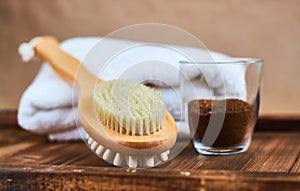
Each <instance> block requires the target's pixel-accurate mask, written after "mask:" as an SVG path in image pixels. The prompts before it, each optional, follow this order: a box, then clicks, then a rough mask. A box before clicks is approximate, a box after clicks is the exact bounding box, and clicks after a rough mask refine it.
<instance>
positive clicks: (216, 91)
mask: <svg viewBox="0 0 300 191" xmlns="http://www.w3.org/2000/svg"><path fill="white" fill-rule="evenodd" d="M262 63H263V61H262V60H260V59H252V58H230V59H227V60H214V61H201V62H190V61H180V93H181V97H182V101H183V102H182V103H183V106H184V117H183V121H185V122H186V123H187V124H188V125H189V128H190V132H191V135H192V136H193V145H194V147H195V149H196V150H197V152H198V153H200V154H205V155H229V154H237V153H241V152H244V151H246V150H247V149H248V147H249V145H250V142H251V137H252V134H253V130H254V126H255V124H256V121H257V117H258V109H259V101H260V99H259V86H260V80H261V73H262V71H261V70H262Z"/></svg>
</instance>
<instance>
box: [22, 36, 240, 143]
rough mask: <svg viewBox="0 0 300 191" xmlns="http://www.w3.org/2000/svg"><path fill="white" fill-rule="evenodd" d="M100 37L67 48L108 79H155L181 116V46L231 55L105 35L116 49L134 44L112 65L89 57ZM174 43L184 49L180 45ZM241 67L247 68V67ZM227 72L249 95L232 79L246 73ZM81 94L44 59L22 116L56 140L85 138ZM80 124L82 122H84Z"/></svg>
mask: <svg viewBox="0 0 300 191" xmlns="http://www.w3.org/2000/svg"><path fill="white" fill-rule="evenodd" d="M100 40H102V39H101V38H98V37H83V38H73V39H69V40H66V41H64V42H62V43H61V48H62V49H63V50H65V51H66V52H68V53H69V54H71V55H72V56H74V57H75V58H77V59H78V60H80V61H84V62H83V64H85V66H86V67H87V68H88V69H89V70H90V71H91V72H92V73H93V74H94V75H97V76H99V74H100V77H101V78H102V79H104V80H111V79H123V78H125V79H131V80H135V81H138V82H144V83H151V84H152V85H154V86H155V87H157V89H158V91H160V92H162V95H163V100H164V102H165V104H166V107H167V109H168V110H169V111H170V113H171V114H172V115H173V116H174V118H175V119H179V118H180V115H181V98H180V94H179V89H178V88H179V61H180V60H186V56H185V55H183V54H181V53H180V51H183V52H188V53H189V54H193V55H195V57H196V58H197V59H198V60H200V59H207V58H206V57H207V56H210V55H211V56H212V57H213V58H214V59H224V58H229V57H228V56H226V55H224V54H221V53H216V52H212V51H210V52H209V53H210V55H208V54H207V53H208V52H207V51H205V50H201V49H196V48H191V47H182V46H172V48H173V49H170V48H169V46H157V45H145V46H135V45H138V44H140V43H137V42H132V41H125V40H116V39H105V42H104V43H106V44H107V45H108V49H109V47H110V48H112V49H113V47H114V46H119V45H120V46H121V47H122V46H124V47H125V46H127V47H131V48H128V49H126V51H124V52H122V54H118V55H117V56H115V57H114V58H113V59H111V60H110V62H109V65H104V64H103V65H102V66H101V67H99V62H100V61H99V60H97V59H94V60H89V59H84V58H85V56H86V55H87V54H88V53H89V55H90V54H91V52H90V50H91V49H92V48H93V47H94V48H93V49H92V53H93V51H97V48H98V49H99V48H100V49H101V48H103V44H102V45H101V43H98V42H99V41H100ZM99 44H100V45H101V46H102V47H101V46H100V45H99ZM23 46H24V45H23ZM97 46H99V47H97ZM25 48H26V47H25ZM174 48H175V49H177V50H179V51H178V52H177V51H174ZM98 51H99V50H98ZM195 57H194V58H195ZM25 59H26V58H25ZM238 70H239V69H238ZM241 70H243V69H242V68H241ZM236 72H238V71H236ZM189 74H190V77H193V76H194V77H195V76H197V75H201V72H200V73H199V72H198V71H197V70H196V72H195V70H192V71H191V72H190V73H189ZM224 74H225V75H224V82H225V86H226V89H227V92H228V93H230V94H232V95H236V96H237V97H241V98H243V96H244V95H245V89H244V87H236V86H235V85H234V84H231V81H232V80H236V79H233V78H244V73H243V72H238V73H235V75H232V71H226V72H225V73H224ZM237 74H241V75H237ZM214 75H215V72H214V71H211V73H210V74H209V76H207V77H208V78H214ZM238 80H239V79H238ZM218 83H219V82H218ZM218 83H217V82H216V83H215V84H212V86H215V88H217V87H218V86H219V84H218ZM170 87H173V88H170ZM198 88H199V89H201V88H202V90H201V91H204V90H205V88H207V87H204V88H203V87H201V84H200V86H199V87H198ZM206 91H209V90H206ZM77 97H78V95H77V93H76V91H74V95H73V98H74V99H73V103H72V86H70V85H69V84H67V83H66V82H65V81H63V80H62V79H60V77H59V76H58V75H57V74H56V73H55V72H54V71H53V69H52V68H51V67H50V66H49V65H47V64H45V63H44V64H43V65H42V67H41V69H40V71H39V73H38V75H37V76H36V78H35V79H34V81H33V82H32V84H31V85H30V86H29V87H28V88H27V89H26V91H25V92H24V94H23V96H22V98H21V101H20V105H19V110H18V122H19V124H20V126H21V127H23V128H24V129H27V130H29V131H32V132H35V133H38V134H46V135H48V138H49V139H50V140H57V141H67V140H79V139H81V137H80V134H79V133H78V131H77V126H76V123H75V121H79V116H77V115H73V113H74V111H73V107H75V109H76V107H77ZM75 113H76V112H75ZM77 125H79V126H80V124H77ZM178 131H179V132H178V133H179V136H189V129H188V128H186V127H184V126H182V125H180V128H179V129H178Z"/></svg>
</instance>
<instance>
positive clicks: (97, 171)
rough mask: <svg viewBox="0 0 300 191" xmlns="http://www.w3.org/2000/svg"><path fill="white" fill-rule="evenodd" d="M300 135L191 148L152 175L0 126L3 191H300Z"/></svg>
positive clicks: (73, 145) (265, 134)
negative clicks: (200, 151) (237, 150)
mask: <svg viewBox="0 0 300 191" xmlns="http://www.w3.org/2000/svg"><path fill="white" fill-rule="evenodd" d="M299 138H300V131H295V130H294V131H257V132H255V133H254V136H253V140H252V143H251V146H250V148H249V149H248V151H247V152H245V153H242V154H238V155H230V156H202V155H197V153H196V152H195V150H194V149H193V148H192V145H191V144H190V145H188V147H187V148H186V149H185V150H183V152H182V153H181V154H180V155H178V156H177V157H176V158H174V159H173V160H171V161H169V162H168V163H165V164H163V165H161V166H159V167H156V168H152V169H126V168H118V167H113V166H112V165H110V164H108V163H107V162H105V161H103V160H102V159H100V158H98V157H97V156H96V155H94V154H93V153H92V152H91V151H90V150H89V149H88V148H87V146H86V145H85V144H84V143H83V142H48V141H47V140H46V138H45V137H44V136H39V135H34V134H32V133H30V132H27V131H24V130H21V129H20V128H19V127H18V126H16V125H15V126H12V125H10V126H3V125H2V126H0V190H75V189H76V190H145V191H147V190H170V189H172V190H225V191H226V190H274V187H276V189H278V190H297V189H298V190H299V188H300V170H299V169H300V168H299V166H300V165H299V164H300V162H299V153H300V146H299V145H300V139H299Z"/></svg>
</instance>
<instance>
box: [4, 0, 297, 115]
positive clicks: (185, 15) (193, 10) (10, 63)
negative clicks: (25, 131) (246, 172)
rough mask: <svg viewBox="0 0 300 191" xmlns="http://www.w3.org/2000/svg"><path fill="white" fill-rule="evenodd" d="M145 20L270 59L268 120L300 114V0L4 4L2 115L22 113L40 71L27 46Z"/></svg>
mask: <svg viewBox="0 0 300 191" xmlns="http://www.w3.org/2000/svg"><path fill="white" fill-rule="evenodd" d="M145 22H154V23H164V24H170V25H174V26H178V27H180V28H182V29H184V30H186V31H188V32H190V33H192V34H193V35H195V36H196V37H198V38H199V39H200V40H201V41H202V42H203V43H204V44H205V45H206V46H207V47H208V48H209V49H211V50H214V51H219V52H222V53H225V54H228V55H231V56H235V57H255V58H262V59H264V60H265V68H264V78H263V83H262V88H261V89H262V92H261V93H262V105H261V115H262V116H269V115H271V116H285V115H288V116H298V117H300V101H299V98H300V85H299V83H300V0H287V1H279V0H273V1H259V0H253V1H241V0H227V1H221V0H217V1H210V0H186V1H181V0H165V1H160V0H152V1H147V0H131V1H124V0H114V1H111V0H86V1H81V0H72V1H70V0H51V1H45V0H42V1H41V0H27V1H24V0H1V1H0V26H1V29H0V42H1V43H0V57H1V62H0V82H1V85H0V110H7V109H9V110H11V109H12V110H15V109H17V107H18V104H19V99H20V96H21V95H22V92H23V91H24V90H25V88H26V87H27V86H28V85H29V84H30V82H31V81H32V80H33V78H34V76H35V75H36V73H37V71H38V69H39V67H40V64H34V65H30V66H28V65H26V64H23V63H22V62H21V59H20V57H19V56H18V54H17V48H18V45H19V44H20V43H21V42H23V41H28V40H30V39H31V38H32V37H35V36H38V35H45V34H50V35H53V36H55V37H57V38H58V39H59V40H64V39H68V38H71V37H78V36H104V35H106V34H108V33H110V32H112V31H114V30H116V29H118V28H120V27H125V26H128V25H132V24H137V23H145ZM49 93H51V92H49Z"/></svg>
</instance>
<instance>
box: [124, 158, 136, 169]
mask: <svg viewBox="0 0 300 191" xmlns="http://www.w3.org/2000/svg"><path fill="white" fill-rule="evenodd" d="M137 164H138V160H137V157H135V156H128V159H127V165H128V167H129V168H136V167H137Z"/></svg>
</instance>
